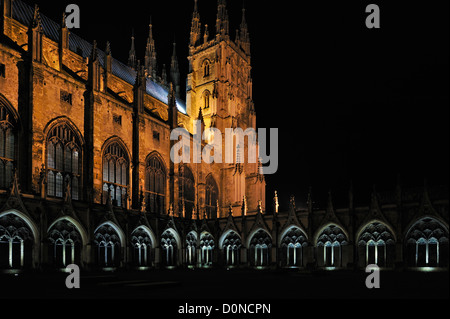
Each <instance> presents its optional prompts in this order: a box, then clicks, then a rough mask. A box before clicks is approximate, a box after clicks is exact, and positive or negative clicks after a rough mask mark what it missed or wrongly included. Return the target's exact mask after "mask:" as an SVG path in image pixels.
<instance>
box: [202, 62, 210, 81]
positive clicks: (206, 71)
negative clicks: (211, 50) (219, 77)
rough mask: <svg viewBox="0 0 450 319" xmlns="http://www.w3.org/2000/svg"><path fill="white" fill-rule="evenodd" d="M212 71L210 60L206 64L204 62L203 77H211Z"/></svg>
mask: <svg viewBox="0 0 450 319" xmlns="http://www.w3.org/2000/svg"><path fill="white" fill-rule="evenodd" d="M210 72H211V70H210V63H209V61H208V60H205V61H204V62H203V77H205V78H206V77H207V76H209V75H210V74H211V73H210Z"/></svg>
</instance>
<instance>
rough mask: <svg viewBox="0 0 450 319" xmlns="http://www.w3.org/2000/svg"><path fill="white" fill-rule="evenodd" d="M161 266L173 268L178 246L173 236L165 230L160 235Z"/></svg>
mask: <svg viewBox="0 0 450 319" xmlns="http://www.w3.org/2000/svg"><path fill="white" fill-rule="evenodd" d="M161 248H162V264H163V265H164V266H165V267H175V266H176V265H177V262H178V258H177V257H178V244H177V240H176V238H175V236H174V234H173V233H172V232H171V231H170V230H166V231H165V232H164V233H163V234H162V235H161Z"/></svg>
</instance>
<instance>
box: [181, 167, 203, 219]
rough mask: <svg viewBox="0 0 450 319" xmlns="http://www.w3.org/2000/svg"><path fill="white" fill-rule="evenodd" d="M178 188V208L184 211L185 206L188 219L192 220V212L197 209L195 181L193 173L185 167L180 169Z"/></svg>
mask: <svg viewBox="0 0 450 319" xmlns="http://www.w3.org/2000/svg"><path fill="white" fill-rule="evenodd" d="M178 187H179V188H178V190H179V192H178V195H179V196H178V198H179V206H178V207H179V209H180V211H182V210H183V206H184V210H185V212H186V218H192V217H193V216H192V211H193V210H194V208H195V180H194V175H193V174H192V171H191V170H190V169H189V167H187V166H185V165H183V166H181V167H180V171H179V176H178ZM197 213H198V212H197Z"/></svg>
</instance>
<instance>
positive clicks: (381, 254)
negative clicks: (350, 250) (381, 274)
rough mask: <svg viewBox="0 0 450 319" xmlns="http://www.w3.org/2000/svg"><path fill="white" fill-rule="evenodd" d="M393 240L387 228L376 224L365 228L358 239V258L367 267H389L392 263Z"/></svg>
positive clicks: (393, 253) (393, 252)
mask: <svg viewBox="0 0 450 319" xmlns="http://www.w3.org/2000/svg"><path fill="white" fill-rule="evenodd" d="M394 255H395V239H394V235H393V234H392V232H391V231H390V230H389V228H388V227H387V226H386V225H384V224H382V223H378V222H374V223H371V224H369V225H368V226H366V227H365V228H364V230H363V232H362V233H361V235H360V236H359V239H358V256H359V260H360V261H365V266H367V265H377V266H379V267H390V266H392V265H393V263H394V257H395V256H394Z"/></svg>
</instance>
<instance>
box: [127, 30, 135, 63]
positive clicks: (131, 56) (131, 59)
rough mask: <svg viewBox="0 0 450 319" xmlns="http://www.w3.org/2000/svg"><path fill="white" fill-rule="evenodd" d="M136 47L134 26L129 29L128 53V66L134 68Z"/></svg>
mask: <svg viewBox="0 0 450 319" xmlns="http://www.w3.org/2000/svg"><path fill="white" fill-rule="evenodd" d="M136 62H137V61H136V48H135V45H134V28H133V29H132V30H131V49H130V53H129V55H128V66H129V67H130V68H132V69H136Z"/></svg>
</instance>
